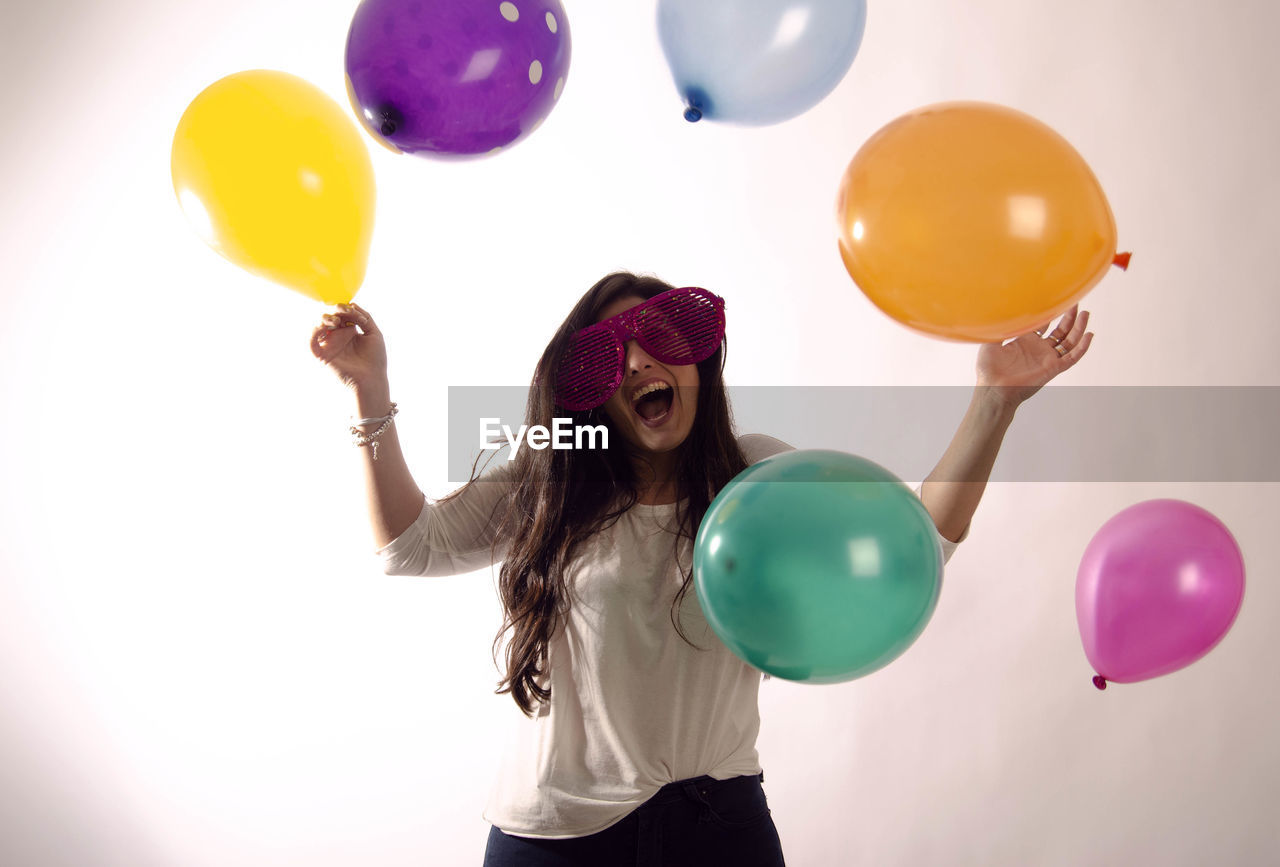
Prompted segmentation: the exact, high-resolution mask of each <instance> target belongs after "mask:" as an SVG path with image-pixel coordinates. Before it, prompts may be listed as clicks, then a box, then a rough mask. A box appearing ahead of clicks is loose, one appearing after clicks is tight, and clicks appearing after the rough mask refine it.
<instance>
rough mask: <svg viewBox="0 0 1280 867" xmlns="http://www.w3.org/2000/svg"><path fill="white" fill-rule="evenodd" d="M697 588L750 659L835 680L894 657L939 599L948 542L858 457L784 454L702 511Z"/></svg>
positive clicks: (801, 675)
mask: <svg viewBox="0 0 1280 867" xmlns="http://www.w3.org/2000/svg"><path fill="white" fill-rule="evenodd" d="M693 574H694V587H695V589H696V591H697V595H698V601H699V602H700V603H701V605H702V610H703V614H704V615H705V616H706V619H707V622H708V623H709V624H710V626H711V628H712V629H713V630H714V631H715V633H716V635H718V636H719V637H720V640H721V641H723V642H724V644H725V646H727V647H728V648H729V649H730V650H732V651H733V652H734V653H735V654H737V655H738V656H739V657H741V658H742V659H743V660H744V661H746V662H747V663H748V664H750V665H753V666H755V667H756V668H758V669H760V670H762V671H766V672H768V673H769V674H772V675H774V676H776V677H780V678H785V679H787V680H795V681H804V682H807V683H838V682H841V681H846V680H853V679H854V678H857V677H862V676H863V675H866V674H870V673H871V672H873V671H876V670H878V669H880V668H883V667H884V666H886V665H888V664H889V663H890V662H892V661H893V660H895V659H897V658H898V657H899V656H901V655H902V653H903V652H905V651H906V649H907V648H908V647H910V646H911V644H912V643H913V642H914V641H915V640H916V638H917V637H919V635H920V633H921V632H922V631H923V630H924V628H925V625H926V624H928V622H929V618H930V617H932V616H933V611H934V609H935V608H936V607H937V604H938V594H939V591H940V589H941V586H942V546H941V544H940V543H939V541H938V534H937V531H936V529H935V527H934V523H933V519H932V518H931V517H930V516H929V513H928V511H926V510H925V508H924V505H923V504H922V503H921V502H920V499H919V498H918V497H917V496H916V495H915V493H914V492H912V491H911V489H910V488H908V487H907V486H906V485H905V484H903V483H902V481H900V480H899V479H898V478H897V477H896V476H894V475H893V474H892V473H890V472H889V471H888V470H886V469H884V468H883V467H881V466H879V465H878V464H875V463H872V462H871V461H868V460H866V459H864V458H860V457H857V456H856V455H851V454H846V453H844V452H836V451H825V450H801V451H791V452H785V453H783V454H780V455H776V456H774V457H771V458H768V459H766V460H764V461H761V462H759V463H757V464H753V465H752V466H750V467H748V468H747V469H746V470H744V471H743V472H741V473H739V474H738V476H736V477H735V478H734V479H733V480H732V481H731V482H729V484H727V485H726V486H725V487H724V489H723V490H722V491H721V492H720V495H719V496H717V497H716V498H715V500H714V501H713V502H712V503H711V507H710V508H709V509H708V511H707V514H706V515H705V516H704V517H703V519H702V525H701V526H700V527H699V528H698V535H697V538H696V540H695V542H694V552H693Z"/></svg>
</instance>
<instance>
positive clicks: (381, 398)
mask: <svg viewBox="0 0 1280 867" xmlns="http://www.w3.org/2000/svg"><path fill="white" fill-rule="evenodd" d="M355 393H356V418H378V417H380V416H385V415H386V414H387V413H389V412H391V386H390V385H389V384H388V383H387V382H386V381H385V380H384V381H382V382H379V383H371V384H369V385H367V386H357V387H356V389H355Z"/></svg>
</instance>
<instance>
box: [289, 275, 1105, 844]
mask: <svg viewBox="0 0 1280 867" xmlns="http://www.w3.org/2000/svg"><path fill="white" fill-rule="evenodd" d="M1087 321H1088V313H1082V314H1080V315H1079V316H1078V317H1077V315H1076V309H1075V308H1072V309H1071V311H1069V312H1068V313H1067V314H1066V315H1065V316H1064V317H1063V319H1062V322H1061V324H1060V325H1059V327H1058V329H1056V330H1055V331H1053V332H1050V333H1047V334H1044V335H1043V336H1042V334H1041V332H1044V331H1047V328H1048V323H1046V325H1045V326H1044V327H1043V328H1042V329H1039V330H1037V331H1036V332H1034V333H1032V334H1027V335H1023V336H1021V337H1019V338H1017V339H1016V340H1013V341H1011V342H1009V343H1006V344H1003V345H1002V344H998V343H997V344H987V345H984V346H982V347H981V348H980V349H979V352H978V365H977V367H978V385H977V387H976V388H975V390H974V395H973V399H972V401H971V403H970V405H969V408H968V411H967V412H966V414H965V417H964V419H963V421H962V422H961V424H960V428H959V430H958V431H957V433H956V435H955V438H954V439H953V440H952V442H951V444H950V446H949V447H948V449H947V451H946V453H945V454H944V455H943V457H942V459H941V461H940V462H939V463H938V465H937V467H936V468H935V469H934V471H933V472H932V473H931V474H930V476H929V478H928V479H926V481H925V482H924V484H923V485H922V487H921V489H920V491H919V493H920V496H921V499H922V501H923V503H924V505H925V507H926V509H927V510H928V511H929V513H930V515H931V516H932V517H933V519H934V522H935V524H936V525H937V528H938V532H939V535H940V537H941V540H942V546H943V552H944V556H945V557H949V556H950V555H951V553H952V552H953V551H954V550H955V547H956V544H957V543H958V542H959V541H961V540H962V539H963V537H964V535H965V534H966V533H967V530H968V525H969V521H970V518H971V517H972V516H973V513H974V510H975V509H976V508H977V505H978V501H979V499H980V498H981V496H982V492H983V489H984V487H985V485H986V479H988V478H989V476H990V472H991V467H992V465H993V464H994V462H995V457H996V453H997V451H998V450H999V447H1000V443H1001V441H1002V439H1003V437H1004V432H1005V430H1006V429H1007V428H1008V425H1009V423H1010V422H1011V421H1012V419H1013V415H1014V411H1015V410H1016V408H1017V406H1018V404H1020V403H1021V402H1022V401H1024V400H1026V399H1027V398H1028V397H1030V396H1031V395H1032V394H1034V393H1035V392H1036V391H1037V390H1038V389H1039V388H1040V387H1041V386H1043V385H1044V384H1045V383H1046V382H1048V381H1049V380H1051V379H1052V378H1053V377H1054V376H1056V375H1057V374H1058V373H1060V372H1062V371H1063V370H1065V369H1066V368H1068V367H1070V366H1071V365H1072V364H1074V363H1075V362H1076V361H1078V360H1079V358H1080V357H1081V356H1083V355H1084V353H1085V351H1086V350H1087V349H1088V346H1089V343H1090V340H1091V337H1092V335H1091V334H1086V333H1085V332H1084V326H1085V324H1086V323H1087ZM723 338H724V313H723V301H721V299H719V298H718V297H717V296H715V295H714V294H712V293H710V292H707V291H706V290H702V289H695V288H676V287H673V286H671V285H669V284H666V283H663V282H661V281H659V280H656V279H653V278H648V277H638V276H636V275H633V274H629V273H617V274H611V275H609V276H607V277H605V278H604V279H602V280H601V281H600V282H599V283H597V284H596V285H595V286H593V287H592V288H591V289H590V290H589V291H588V292H587V293H586V295H584V296H583V297H582V299H581V300H580V301H579V302H578V304H577V305H576V306H575V307H574V309H573V310H572V312H570V314H569V316H568V318H567V319H565V321H564V323H563V324H562V325H561V326H560V329H559V330H558V331H557V332H556V334H555V336H554V337H553V338H552V340H551V342H550V344H549V345H548V346H547V348H546V350H545V351H544V352H543V355H542V358H541V359H540V360H539V362H538V366H537V370H536V372H535V376H534V385H533V387H532V388H531V390H530V398H529V403H528V407H527V412H526V415H527V417H526V419H525V423H526V424H528V425H529V426H531V427H532V426H533V425H535V424H537V425H543V426H545V427H548V428H550V427H551V426H552V419H553V418H555V417H561V418H565V417H568V418H572V419H573V424H574V425H575V426H576V425H580V424H590V425H597V424H603V425H606V426H607V427H608V429H609V431H610V444H611V446H612V448H610V449H607V450H592V449H580V450H565V449H541V450H535V449H530V448H523V449H521V450H520V451H519V452H518V454H517V457H516V459H515V460H514V461H512V462H506V461H503V462H502V463H501V465H500V466H498V467H496V468H495V469H492V470H489V471H487V472H485V473H484V474H483V475H482V476H481V477H480V478H478V479H474V480H473V481H472V482H470V483H469V484H467V485H466V486H464V487H463V488H461V489H459V490H458V491H456V492H455V493H454V494H452V495H450V496H449V497H447V498H445V499H443V500H440V501H438V502H434V503H430V502H427V499H426V497H425V496H424V495H423V494H422V492H421V491H420V490H419V489H418V486H417V485H416V484H415V483H414V481H413V477H412V476H411V475H410V472H409V469H408V467H407V465H406V463H405V459H404V456H403V453H402V452H401V449H400V444H399V442H398V439H397V437H396V432H395V426H394V423H393V420H394V416H395V411H396V410H395V404H393V403H392V402H391V391H390V386H389V384H388V379H387V356H386V347H385V344H384V342H383V338H382V333H381V332H380V331H379V330H378V327H377V325H376V324H375V323H374V321H373V319H372V318H371V317H370V316H369V314H368V313H367V312H365V311H364V310H363V309H361V308H360V307H358V306H356V305H344V306H341V307H339V308H338V311H337V312H336V313H334V314H329V315H326V316H325V317H324V319H323V324H322V325H320V326H319V327H317V328H316V329H315V332H314V333H313V335H312V351H313V353H314V354H315V355H316V357H318V358H320V359H321V360H322V361H324V362H325V363H326V364H327V365H328V366H329V367H331V368H332V369H333V370H334V371H335V372H336V373H337V375H338V376H339V377H340V378H341V379H342V381H343V382H344V383H346V384H347V385H348V386H349V387H351V388H352V390H353V391H354V393H355V397H356V406H357V413H358V421H357V422H356V425H355V426H354V427H353V432H354V433H355V434H356V443H357V445H360V446H362V447H363V450H364V454H365V457H364V468H365V474H366V479H367V490H368V501H369V512H370V516H371V520H372V524H373V533H374V538H375V540H376V543H377V545H378V546H379V547H378V553H379V555H380V556H381V557H382V559H383V561H384V568H385V569H386V571H387V572H388V573H389V574H412V575H448V574H454V573H457V572H465V571H470V570H474V569H479V568H482V567H484V566H487V565H489V564H491V563H495V562H499V561H502V563H503V565H502V568H501V572H500V576H499V588H500V593H501V597H502V602H503V608H504V611H505V622H504V624H503V629H502V630H501V631H500V633H499V636H498V638H499V639H501V638H502V636H503V635H505V634H506V633H508V632H510V633H511V636H510V640H509V641H508V643H507V651H506V661H507V671H506V675H505V677H504V678H503V680H502V681H501V683H500V684H499V690H498V691H499V692H501V693H510V694H511V696H512V698H513V699H514V700H515V702H516V703H517V705H519V707H520V709H521V710H522V711H523V712H524V714H525V715H526V717H527V719H525V720H521V727H520V730H519V734H518V738H517V744H518V746H517V748H516V749H515V750H514V751H512V752H509V753H508V755H507V756H506V758H505V760H504V763H503V767H502V770H501V773H500V775H499V779H498V781H497V784H496V785H495V787H494V789H493V793H492V795H491V797H490V800H489V804H488V806H487V808H486V810H485V813H484V815H485V818H486V819H487V820H488V821H490V822H491V823H492V825H493V827H492V828H491V831H490V837H489V843H488V847H487V850H486V853H485V862H484V863H485V864H486V865H490V867H497V865H524V867H531V865H532V867H537V865H544V864H545V865H551V864H556V865H574V864H584V865H587V864H589V865H612V864H624V863H625V864H637V863H639V864H655V865H657V864H662V865H679V864H697V865H705V864H735V865H756V864H758V865H778V864H782V863H783V856H782V848H781V844H780V841H779V838H778V832H777V830H776V828H775V826H774V823H773V820H772V817H771V815H770V812H769V807H768V803H767V801H766V799H765V795H764V791H763V788H762V787H761V783H762V782H763V773H762V772H761V768H760V763H759V757H758V755H757V753H756V748H755V741H756V736H757V734H758V731H759V725H760V717H759V709H758V706H757V698H758V692H759V686H760V679H761V675H760V672H759V671H757V670H755V669H753V668H751V667H750V666H748V665H747V664H746V663H745V662H742V661H741V660H739V659H738V658H737V657H735V656H734V655H733V654H731V653H730V652H729V651H728V649H727V648H725V646H724V645H723V644H722V643H721V642H720V641H719V640H718V638H717V637H716V636H715V634H714V633H713V632H712V631H711V629H710V628H709V627H708V625H707V622H706V620H705V619H704V618H703V616H702V612H701V609H700V607H699V605H698V602H697V597H696V595H695V594H693V593H690V592H689V591H690V589H691V581H692V569H691V555H692V543H693V539H694V537H695V535H696V533H697V529H698V524H699V521H700V520H701V519H702V516H703V514H704V513H705V512H706V510H707V507H708V506H709V504H710V502H711V500H712V499H713V498H714V497H715V495H716V493H717V492H719V491H720V489H721V488H723V487H724V485H725V484H726V483H727V482H728V481H729V480H730V479H732V478H733V477H734V476H735V475H736V474H737V473H738V472H740V471H741V470H743V469H744V468H745V467H746V466H748V465H749V464H751V463H754V462H756V461H759V460H763V459H764V458H766V457H768V456H770V455H772V454H776V453H778V452H780V451H784V450H787V449H789V448H790V446H787V445H786V444H784V443H781V442H779V441H777V440H774V439H772V438H770V437H766V436H758V435H757V436H743V437H738V436H736V435H735V433H734V431H733V423H732V418H731V414H730V410H729V402H728V399H727V397H726V394H725V388H724V382H723V378H722V370H723V365H724V352H725V346H724V340H723ZM946 480H964V481H946ZM496 644H497V641H496V640H495V646H496Z"/></svg>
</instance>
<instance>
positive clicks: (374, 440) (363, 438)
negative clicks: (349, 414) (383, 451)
mask: <svg viewBox="0 0 1280 867" xmlns="http://www.w3.org/2000/svg"><path fill="white" fill-rule="evenodd" d="M399 412H400V411H399V410H398V409H397V408H396V405H395V404H394V403H393V404H391V412H390V413H388V414H387V415H384V416H383V417H382V418H380V419H379V418H366V419H361V420H360V421H358V422H356V423H355V424H353V425H352V426H351V436H352V442H353V444H354V445H355V446H356V447H357V448H359V447H361V446H371V447H372V448H373V459H374V460H375V461H376V460H377V459H378V437H380V436H382V435H383V434H384V433H386V432H387V428H389V427H391V423H392V422H394V421H395V419H396V415H397V414H398V413H399ZM375 421H380V422H382V424H380V425H378V429H377V430H375V431H374V432H373V433H371V434H365V433H361V432H360V431H359V430H357V429H356V425H360V424H373V423H374V422H375Z"/></svg>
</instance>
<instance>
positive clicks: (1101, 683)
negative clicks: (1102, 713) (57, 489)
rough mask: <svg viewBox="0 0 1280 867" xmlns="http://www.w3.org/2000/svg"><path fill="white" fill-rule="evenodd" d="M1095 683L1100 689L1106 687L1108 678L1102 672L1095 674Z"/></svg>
mask: <svg viewBox="0 0 1280 867" xmlns="http://www.w3.org/2000/svg"><path fill="white" fill-rule="evenodd" d="M1093 685H1094V686H1096V687H1097V688H1098V689H1106V688H1107V679H1106V678H1105V677H1103V676H1102V675H1100V674H1095V675H1094V676H1093Z"/></svg>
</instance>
